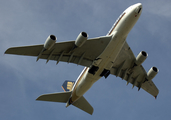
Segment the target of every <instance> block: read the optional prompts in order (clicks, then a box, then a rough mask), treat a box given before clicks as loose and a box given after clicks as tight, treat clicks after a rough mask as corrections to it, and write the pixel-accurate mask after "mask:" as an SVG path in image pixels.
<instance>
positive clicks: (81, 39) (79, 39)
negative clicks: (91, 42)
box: [75, 32, 88, 47]
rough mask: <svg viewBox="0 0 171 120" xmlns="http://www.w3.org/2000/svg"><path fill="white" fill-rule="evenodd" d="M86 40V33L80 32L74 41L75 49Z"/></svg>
mask: <svg viewBox="0 0 171 120" xmlns="http://www.w3.org/2000/svg"><path fill="white" fill-rule="evenodd" d="M87 38H88V35H87V33H86V32H81V33H80V34H79V35H78V37H77V39H76V41H75V45H76V47H81V46H82V45H83V44H84V43H85V42H86V40H87Z"/></svg>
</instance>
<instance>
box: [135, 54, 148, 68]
mask: <svg viewBox="0 0 171 120" xmlns="http://www.w3.org/2000/svg"><path fill="white" fill-rule="evenodd" d="M147 56H148V54H147V53H146V52H145V51H141V52H140V53H139V54H138V55H137V58H136V61H135V64H136V65H141V64H142V63H143V62H144V61H145V59H146V58H147Z"/></svg>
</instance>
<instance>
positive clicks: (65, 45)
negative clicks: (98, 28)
mask: <svg viewBox="0 0 171 120" xmlns="http://www.w3.org/2000/svg"><path fill="white" fill-rule="evenodd" d="M110 39H111V37H110V36H104V37H98V38H93V39H89V40H87V41H86V42H85V44H84V45H82V46H81V47H78V48H76V49H74V50H72V49H73V47H74V44H75V41H69V42H60V43H55V44H54V46H53V47H52V48H51V49H50V50H46V51H44V52H43V53H42V54H41V56H40V53H41V51H42V49H43V47H44V45H43V44H42V45H33V46H22V47H12V48H9V49H7V50H6V51H5V54H15V55H25V56H36V57H38V56H39V57H40V59H46V60H47V62H48V61H49V60H55V61H57V63H58V62H59V61H62V62H68V63H75V64H77V65H82V66H87V67H89V66H90V65H91V64H92V62H93V60H94V59H95V58H96V57H97V56H98V55H99V54H100V53H101V52H102V51H103V50H104V49H105V47H106V46H107V44H108V43H109V41H110ZM71 50H72V51H71Z"/></svg>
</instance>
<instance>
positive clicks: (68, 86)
mask: <svg viewBox="0 0 171 120" xmlns="http://www.w3.org/2000/svg"><path fill="white" fill-rule="evenodd" d="M74 83H75V82H74V81H69V80H66V81H65V82H64V83H63V85H62V88H63V90H64V91H66V92H67V91H72V88H73V86H74Z"/></svg>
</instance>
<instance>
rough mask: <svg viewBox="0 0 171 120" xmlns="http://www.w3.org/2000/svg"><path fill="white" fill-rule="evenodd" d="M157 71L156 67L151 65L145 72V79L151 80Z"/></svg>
mask: <svg viewBox="0 0 171 120" xmlns="http://www.w3.org/2000/svg"><path fill="white" fill-rule="evenodd" d="M158 72H159V70H158V69H157V68H156V67H152V68H151V69H150V70H149V71H148V73H147V79H148V80H152V79H153V78H154V77H155V76H156V75H157V73H158Z"/></svg>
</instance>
